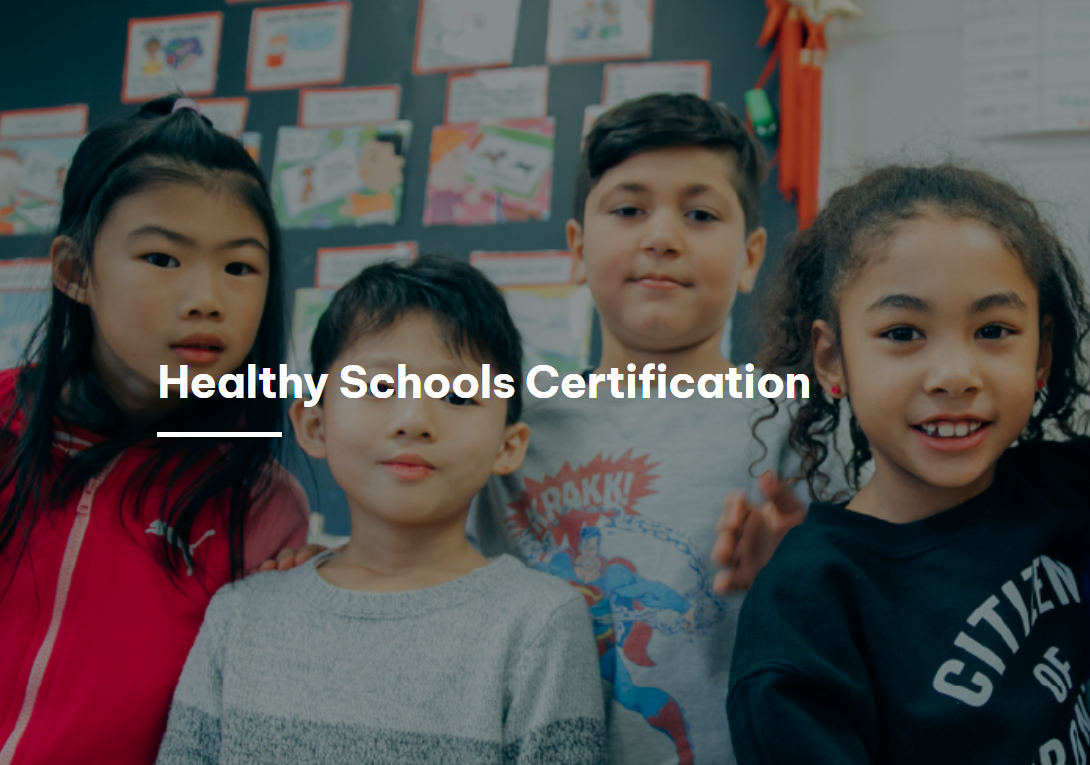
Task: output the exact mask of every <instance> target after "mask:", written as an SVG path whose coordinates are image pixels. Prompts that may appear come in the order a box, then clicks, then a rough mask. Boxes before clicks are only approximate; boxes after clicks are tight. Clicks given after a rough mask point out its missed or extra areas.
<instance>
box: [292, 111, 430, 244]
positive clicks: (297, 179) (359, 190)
mask: <svg viewBox="0 0 1090 765" xmlns="http://www.w3.org/2000/svg"><path fill="white" fill-rule="evenodd" d="M411 134H412V123H410V122H407V121H405V120H402V121H399V122H392V123H389V124H386V125H368V126H364V127H351V128H332V129H307V128H293V127H282V128H280V132H279V134H278V136H277V140H276V156H275V158H274V160H273V200H274V201H275V203H276V208H277V217H278V218H279V220H280V225H282V226H284V227H285V228H329V227H332V226H369V225H375V224H381V223H385V224H389V225H393V224H394V223H396V222H397V220H398V218H399V217H400V215H401V203H402V195H403V190H402V185H403V183H404V166H405V153H406V151H408V147H409V138H410V136H411Z"/></svg>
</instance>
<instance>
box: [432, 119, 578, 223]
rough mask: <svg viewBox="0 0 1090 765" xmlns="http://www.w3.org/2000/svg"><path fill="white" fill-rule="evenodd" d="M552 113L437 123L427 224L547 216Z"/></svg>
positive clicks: (549, 206) (433, 134)
mask: <svg viewBox="0 0 1090 765" xmlns="http://www.w3.org/2000/svg"><path fill="white" fill-rule="evenodd" d="M555 133H556V123H555V121H554V120H553V118H552V117H548V118H545V119H536V120H507V121H504V122H499V123H494V124H487V125H480V124H476V123H474V124H462V125H445V126H440V127H436V128H434V129H433V131H432V141H431V161H430V167H429V172H428V191H427V206H426V208H425V210H424V224H425V225H428V226H442V225H457V226H470V225H476V224H490V223H511V222H519V221H529V220H539V221H545V220H548V219H549V216H550V213H551V204H552V203H551V196H552V174H553V136H554V135H555Z"/></svg>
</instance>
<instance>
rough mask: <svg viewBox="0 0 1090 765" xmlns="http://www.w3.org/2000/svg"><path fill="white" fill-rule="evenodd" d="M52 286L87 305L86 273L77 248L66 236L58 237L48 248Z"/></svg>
mask: <svg viewBox="0 0 1090 765" xmlns="http://www.w3.org/2000/svg"><path fill="white" fill-rule="evenodd" d="M49 260H50V262H51V264H52V268H53V286H54V287H56V288H57V289H59V290H60V291H61V292H63V293H64V294H65V295H67V296H68V297H70V298H72V299H73V300H75V301H76V302H77V303H82V304H83V305H87V273H86V271H85V270H84V268H83V263H81V262H80V257H79V248H78V247H77V246H76V243H75V242H74V241H73V240H72V239H71V238H70V237H67V236H58V237H57V238H55V239H54V240H53V244H52V245H50V247H49Z"/></svg>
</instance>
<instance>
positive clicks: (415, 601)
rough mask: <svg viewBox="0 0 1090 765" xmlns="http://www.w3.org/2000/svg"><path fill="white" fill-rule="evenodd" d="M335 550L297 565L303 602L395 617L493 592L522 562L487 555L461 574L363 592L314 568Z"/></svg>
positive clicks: (359, 614)
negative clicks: (480, 563) (398, 589)
mask: <svg viewBox="0 0 1090 765" xmlns="http://www.w3.org/2000/svg"><path fill="white" fill-rule="evenodd" d="M337 554H338V553H337V552H336V551H335V550H327V551H326V552H324V553H322V554H320V555H317V556H315V557H314V558H313V559H312V560H310V561H308V562H307V563H306V564H305V566H303V567H301V569H302V570H301V572H300V574H301V577H302V588H303V591H304V594H305V596H306V598H307V602H308V603H310V604H311V605H314V606H316V607H318V608H321V609H324V610H329V611H334V612H336V613H339V614H342V615H344V616H355V617H360V618H378V619H397V618H402V617H406V616H418V615H420V614H424V613H428V612H430V611H439V610H442V609H446V608H452V607H454V606H457V605H459V604H462V603H465V602H467V601H469V600H473V599H475V598H479V597H482V596H484V595H487V594H491V593H494V591H495V590H494V588H495V587H496V586H497V585H500V584H502V583H504V582H507V581H510V580H511V578H512V576H515V575H516V574H517V571H518V570H519V569H523V568H524V566H523V565H522V563H520V562H519V561H517V560H515V559H514V558H513V557H511V556H510V555H506V554H505V555H500V556H497V557H495V558H490V559H489V561H488V563H487V564H485V565H484V566H481V567H480V568H478V569H474V570H473V571H470V572H469V573H468V574H466V575H465V576H460V577H458V578H457V579H452V580H450V581H449V582H443V583H442V584H438V585H436V586H434V587H426V588H424V589H422V590H404V591H401V592H363V591H360V590H348V589H345V588H343V587H338V586H336V585H334V584H330V583H329V582H327V581H326V580H325V579H323V578H322V575H321V574H319V573H318V568H319V567H320V566H321V565H322V564H323V563H326V562H327V561H329V560H330V559H331V558H333V557H334V556H336V555H337Z"/></svg>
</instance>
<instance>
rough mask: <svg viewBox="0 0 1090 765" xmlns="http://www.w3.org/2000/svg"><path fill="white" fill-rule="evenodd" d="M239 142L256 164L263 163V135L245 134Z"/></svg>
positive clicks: (240, 137)
mask: <svg viewBox="0 0 1090 765" xmlns="http://www.w3.org/2000/svg"><path fill="white" fill-rule="evenodd" d="M238 140H239V141H240V142H241V143H242V148H244V149H245V150H246V153H247V154H249V155H250V159H252V160H253V161H254V164H257V163H258V162H260V161H261V133H243V134H242V135H241V136H239V138H238Z"/></svg>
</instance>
